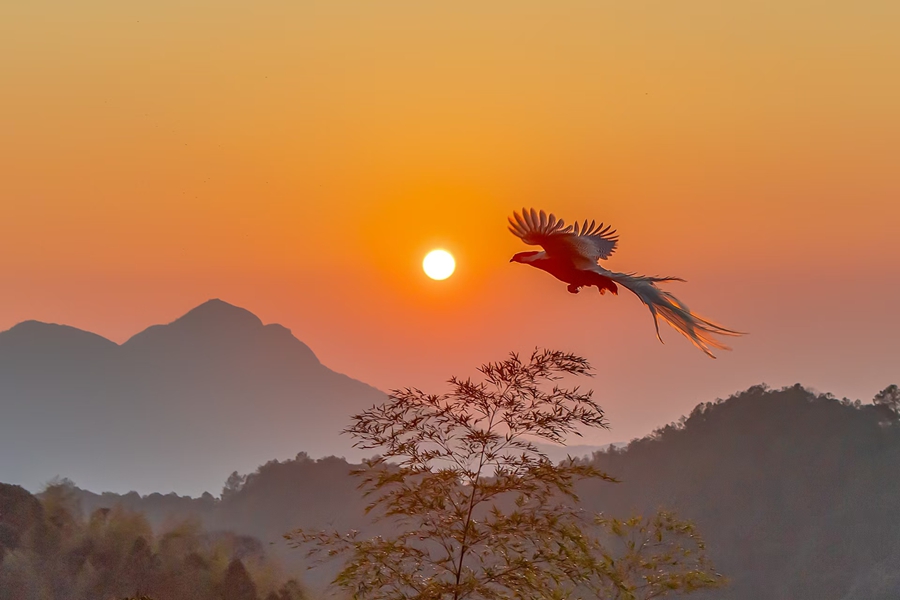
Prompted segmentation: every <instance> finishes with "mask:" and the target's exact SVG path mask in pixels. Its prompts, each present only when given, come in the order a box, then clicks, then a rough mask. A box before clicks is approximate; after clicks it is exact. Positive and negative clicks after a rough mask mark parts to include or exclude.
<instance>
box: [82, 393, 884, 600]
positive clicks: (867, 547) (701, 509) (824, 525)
mask: <svg viewBox="0 0 900 600" xmlns="http://www.w3.org/2000/svg"><path fill="white" fill-rule="evenodd" d="M898 410H900V392H898V389H897V387H896V386H891V387H889V388H887V389H886V390H885V391H884V392H882V393H881V394H879V396H878V397H877V398H876V399H875V403H874V404H869V403H866V404H861V403H859V402H850V401H848V400H840V399H837V398H834V397H831V396H829V395H827V394H816V393H814V392H811V391H809V390H806V389H804V388H803V387H801V386H799V385H798V386H794V387H791V388H787V389H782V390H770V389H767V388H765V387H763V386H758V387H754V388H751V389H749V390H747V391H745V392H742V393H740V394H737V395H735V396H733V397H731V398H728V399H726V400H719V401H716V402H711V403H704V404H701V405H699V406H697V407H696V408H695V409H694V411H693V412H692V413H691V414H690V415H688V416H686V417H685V418H683V419H682V420H680V421H679V422H678V423H673V424H671V425H669V426H666V427H664V428H662V429H660V430H658V431H656V432H654V433H653V434H652V435H650V436H647V437H646V438H643V439H640V440H635V441H633V442H632V443H631V444H629V445H628V446H627V447H626V448H624V449H610V450H608V451H604V452H598V453H596V454H595V455H594V457H593V462H594V463H595V464H596V465H597V466H598V467H599V468H601V469H602V470H604V471H606V472H608V473H609V474H611V475H613V476H615V477H617V478H618V479H619V480H620V482H619V483H596V484H583V485H582V487H581V489H580V493H581V496H582V500H583V502H584V504H585V505H586V507H587V508H589V509H591V510H593V511H597V512H603V513H605V514H607V515H611V516H629V515H630V514H632V513H648V512H650V511H652V510H655V509H656V508H658V507H665V508H669V509H673V510H675V511H676V513H677V514H679V516H681V517H685V518H689V519H692V520H693V521H695V523H696V524H697V525H698V530H699V531H700V533H701V534H702V535H703V536H704V538H705V539H706V541H707V546H708V550H709V555H710V558H711V559H712V562H713V564H714V565H715V566H716V568H717V569H718V570H719V571H720V572H721V573H723V574H724V575H725V576H726V577H728V579H729V580H730V583H729V585H728V586H726V587H725V588H722V589H719V590H715V591H712V592H707V595H705V596H703V595H697V596H695V597H697V598H709V599H713V598H715V599H723V600H758V599H759V598H766V599H771V600H779V599H783V600H788V599H790V600H804V599H809V600H829V599H835V600H882V599H883V600H888V599H892V600H893V599H896V598H898V597H900V520H898V519H897V518H896V515H898V514H900V478H898V477H897V473H898V467H900V421H898ZM351 468H352V466H351V465H349V464H348V463H346V462H345V461H343V460H342V459H337V458H328V459H322V460H312V459H310V458H308V457H307V456H306V455H304V454H302V453H301V454H300V455H298V457H297V458H296V459H294V460H289V461H282V462H278V461H272V462H270V463H268V464H266V465H263V466H261V467H260V468H259V469H258V470H257V471H256V472H254V473H251V474H249V475H246V476H242V475H239V474H237V473H235V474H234V475H232V477H231V478H229V480H228V482H227V484H226V486H225V488H224V489H223V491H222V494H221V498H214V497H212V496H211V495H207V496H204V497H203V498H197V499H193V498H185V497H178V496H174V495H170V496H162V495H159V494H153V495H150V496H145V497H141V496H138V495H137V494H129V495H125V496H117V495H113V494H104V495H96V494H92V493H90V492H84V491H80V492H79V494H80V499H81V502H82V505H83V506H84V508H85V509H86V510H88V511H93V510H96V509H97V508H99V507H103V506H107V507H112V506H115V505H117V504H121V505H123V506H125V507H126V508H127V509H128V510H130V511H139V512H142V513H143V514H145V515H146V517H147V519H148V520H149V521H150V522H151V523H154V524H155V525H157V526H160V527H163V526H164V524H165V523H167V522H170V521H171V520H172V519H184V518H196V519H199V520H200V521H201V522H202V523H203V524H204V526H205V527H206V528H208V529H209V530H211V531H218V530H230V531H233V532H235V533H236V534H239V535H250V536H255V537H257V538H259V539H260V540H261V541H262V542H263V544H264V545H265V546H267V548H268V549H269V550H270V551H271V552H272V553H274V554H277V555H279V556H280V557H281V558H282V559H283V560H284V561H285V564H286V565H287V566H288V567H290V568H294V567H299V566H301V564H302V560H301V559H302V556H301V553H300V552H299V551H297V550H291V549H289V548H287V547H286V545H285V544H284V541H283V540H282V538H281V535H282V534H283V533H285V532H286V531H288V530H291V529H294V528H296V527H299V526H304V527H329V526H333V527H335V528H337V529H341V530H347V529H352V528H367V527H370V526H369V525H368V524H367V521H366V519H365V517H364V515H363V507H364V501H363V499H362V498H361V497H360V494H359V492H358V490H357V489H356V484H357V481H356V480H355V479H354V478H352V477H351V476H350V475H349V471H350V469H351ZM270 544H271V545H270ZM330 572H331V571H329V570H327V569H326V570H324V571H321V572H317V571H315V570H314V571H312V572H310V573H309V574H308V576H307V577H305V580H306V581H307V582H308V583H309V584H310V585H311V586H312V587H313V588H318V587H319V586H320V585H321V584H323V583H324V581H325V579H326V578H327V574H328V573H330Z"/></svg>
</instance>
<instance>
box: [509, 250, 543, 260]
mask: <svg viewBox="0 0 900 600" xmlns="http://www.w3.org/2000/svg"><path fill="white" fill-rule="evenodd" d="M535 254H540V250H535V251H532V252H518V253H516V254H513V257H512V258H511V259H509V262H517V263H525V262H528V260H527V259H528V258H529V257H531V256H534V255H535Z"/></svg>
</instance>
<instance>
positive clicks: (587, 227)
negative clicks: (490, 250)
mask: <svg viewBox="0 0 900 600" xmlns="http://www.w3.org/2000/svg"><path fill="white" fill-rule="evenodd" d="M509 230H510V232H511V233H512V234H513V235H515V236H517V237H518V238H520V239H521V240H522V241H523V242H525V243H526V244H529V245H532V246H541V247H543V248H544V251H545V252H547V254H548V255H551V256H558V257H565V258H568V259H569V260H571V261H572V262H573V264H576V265H577V266H578V267H579V268H585V267H588V268H589V267H590V266H592V265H596V264H597V261H598V260H605V259H607V258H609V257H610V256H611V255H612V253H613V252H615V251H616V245H617V244H618V240H619V236H618V235H616V230H615V229H613V228H612V227H610V226H608V225H604V224H603V223H600V224H599V225H598V224H597V222H596V221H593V220H592V221H591V222H590V223H588V222H587V219H585V221H584V222H583V223H580V224H579V222H578V221H575V224H574V225H569V226H566V224H565V222H564V221H563V220H562V219H557V218H556V216H555V215H553V213H550V214H549V215H547V213H546V212H544V211H543V210H541V211H537V210H535V209H534V208H531V209H526V208H523V209H522V212H521V214H520V213H518V212H513V216H512V217H510V218H509Z"/></svg>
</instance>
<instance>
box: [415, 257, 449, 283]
mask: <svg viewBox="0 0 900 600" xmlns="http://www.w3.org/2000/svg"><path fill="white" fill-rule="evenodd" d="M422 268H423V269H424V270H425V274H426V275H428V276H429V277H431V278H432V279H437V280H438V281H440V280H442V279H447V278H448V277H450V276H451V275H453V271H454V270H455V269H456V261H455V260H453V255H452V254H450V253H449V252H447V251H446V250H432V251H431V252H429V253H428V254H426V255H425V260H423V261H422Z"/></svg>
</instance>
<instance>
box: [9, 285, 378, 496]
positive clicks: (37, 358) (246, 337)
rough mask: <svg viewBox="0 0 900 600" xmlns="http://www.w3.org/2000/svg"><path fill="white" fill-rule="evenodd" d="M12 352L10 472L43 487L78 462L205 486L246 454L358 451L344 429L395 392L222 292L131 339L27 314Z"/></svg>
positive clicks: (79, 475)
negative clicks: (351, 372)
mask: <svg viewBox="0 0 900 600" xmlns="http://www.w3.org/2000/svg"><path fill="white" fill-rule="evenodd" d="M0 357H2V358H3V360H2V361H0V397H2V398H3V399H4V414H5V417H6V418H4V419H3V420H2V421H0V480H4V481H8V482H12V483H17V484H21V485H25V487H30V488H31V489H37V488H39V487H40V486H41V485H42V484H43V483H45V482H46V481H48V480H50V479H51V478H53V477H54V476H56V475H65V476H67V477H73V478H75V479H76V480H78V481H79V483H81V482H90V485H91V486H95V487H96V486H100V487H101V488H104V489H122V487H123V486H124V487H125V488H136V489H144V490H146V489H163V490H167V489H172V490H175V491H178V492H182V493H183V492H192V493H200V492H202V491H204V490H206V489H213V490H214V489H217V488H218V486H220V485H221V481H222V480H223V478H224V477H225V476H227V473H228V472H230V469H233V468H234V466H235V464H239V465H240V466H242V467H243V468H250V467H251V466H253V465H254V464H258V463H259V462H262V461H264V460H268V459H270V458H272V457H273V456H276V457H280V458H285V457H289V456H294V455H295V454H296V453H297V451H299V450H300V449H303V450H307V451H310V452H312V453H313V454H315V455H319V456H326V455H331V454H336V455H342V456H348V457H352V456H354V450H353V449H352V447H351V444H350V442H349V440H348V439H347V438H345V437H344V436H339V435H338V434H339V432H340V431H341V430H342V429H343V428H344V427H345V426H346V425H347V424H348V423H349V419H350V415H351V414H353V413H355V412H358V411H360V410H362V409H365V408H368V407H369V406H371V405H372V404H375V403H377V402H380V401H381V400H382V399H383V398H384V393H383V392H381V391H380V390H377V389H376V388H374V387H372V386H370V385H368V384H366V383H364V382H361V381H358V380H356V379H353V378H352V377H349V376H348V375H345V374H343V373H338V372H335V371H332V370H331V369H329V368H328V367H327V366H325V365H323V364H322V363H321V362H320V361H319V359H318V357H316V355H315V353H314V352H313V350H312V349H311V348H310V347H309V346H307V345H306V344H305V343H304V342H302V341H301V340H299V339H297V338H296V337H295V336H294V335H293V334H292V333H291V332H290V330H289V329H288V328H286V327H283V326H281V325H278V324H263V322H262V321H261V320H260V319H259V318H258V317H257V316H256V315H254V314H253V313H251V312H250V311H248V310H246V309H244V308H241V307H237V306H234V305H232V304H229V303H227V302H224V301H222V300H219V299H212V300H209V301H207V302H204V303H202V304H200V305H199V306H197V307H195V308H193V309H191V310H189V311H188V312H186V313H185V314H184V315H182V316H180V317H178V318H176V319H175V320H173V321H171V322H170V323H167V324H160V325H151V326H150V327H147V328H146V329H144V330H143V331H141V332H139V333H137V334H135V335H134V336H132V337H131V338H129V339H128V340H127V341H126V342H124V343H122V344H116V343H115V342H112V341H110V340H107V339H106V338H104V337H102V336H99V335H97V334H94V333H91V332H87V331H84V330H81V329H77V328H74V327H70V326H67V325H58V324H49V323H41V322H40V321H26V322H23V323H20V324H17V325H15V326H14V327H12V328H10V329H9V330H7V331H4V332H0ZM28 432H38V433H35V434H33V435H29V434H28ZM23 448H27V449H28V451H27V452H25V453H23ZM198 457H202V458H198ZM217 465H218V467H217ZM217 468H218V469H219V470H218V471H217V470H216V469H217Z"/></svg>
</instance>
